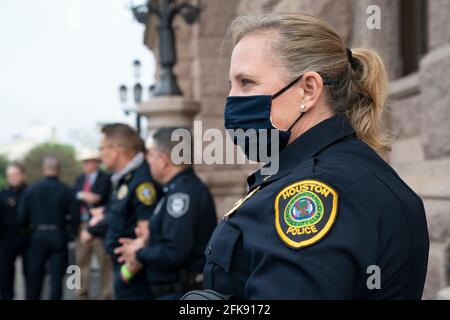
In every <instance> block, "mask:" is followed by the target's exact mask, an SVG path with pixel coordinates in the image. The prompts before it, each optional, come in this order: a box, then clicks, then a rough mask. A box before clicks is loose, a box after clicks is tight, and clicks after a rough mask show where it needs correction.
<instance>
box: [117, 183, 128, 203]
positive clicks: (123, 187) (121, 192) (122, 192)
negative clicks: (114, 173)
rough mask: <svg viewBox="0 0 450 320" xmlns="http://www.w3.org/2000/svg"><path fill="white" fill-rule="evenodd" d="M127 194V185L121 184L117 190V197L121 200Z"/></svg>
mask: <svg viewBox="0 0 450 320" xmlns="http://www.w3.org/2000/svg"><path fill="white" fill-rule="evenodd" d="M127 194H128V187H127V186H126V185H125V184H123V185H121V186H120V188H119V191H117V199H119V200H122V199H124V198H125V197H126V196H127Z"/></svg>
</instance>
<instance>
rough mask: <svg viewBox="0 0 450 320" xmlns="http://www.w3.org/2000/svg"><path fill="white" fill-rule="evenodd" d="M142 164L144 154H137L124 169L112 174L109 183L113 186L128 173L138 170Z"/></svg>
mask: <svg viewBox="0 0 450 320" xmlns="http://www.w3.org/2000/svg"><path fill="white" fill-rule="evenodd" d="M143 162H144V154H143V153H142V152H139V153H138V154H136V155H135V156H134V158H133V159H131V161H130V162H128V164H127V165H126V166H125V168H123V169H122V170H120V171H118V172H114V174H113V175H112V176H111V182H112V183H114V184H115V183H118V182H119V181H120V179H122V177H123V176H125V175H126V174H128V173H130V172H131V171H133V170H134V169H136V168H139V167H140V166H141V164H142V163H143Z"/></svg>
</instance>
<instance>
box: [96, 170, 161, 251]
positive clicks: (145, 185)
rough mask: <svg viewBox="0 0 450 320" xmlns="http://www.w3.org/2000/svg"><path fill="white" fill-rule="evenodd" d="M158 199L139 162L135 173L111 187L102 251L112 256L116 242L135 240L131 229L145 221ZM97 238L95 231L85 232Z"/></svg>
mask: <svg viewBox="0 0 450 320" xmlns="http://www.w3.org/2000/svg"><path fill="white" fill-rule="evenodd" d="M159 196H160V190H159V187H158V186H157V185H156V184H155V183H154V182H153V178H152V176H151V175H150V170H149V167H148V164H147V163H146V162H145V161H143V162H142V164H141V165H140V166H138V167H137V168H136V169H134V170H131V171H130V172H129V173H128V174H126V175H124V176H123V177H122V178H121V179H120V180H119V182H118V183H117V184H113V186H112V194H111V196H110V198H109V201H108V204H107V206H106V209H105V216H106V218H105V222H106V223H107V232H106V237H105V246H106V250H107V252H108V253H109V254H110V255H113V254H114V253H113V252H114V249H115V248H117V247H118V246H119V245H120V244H119V239H120V238H135V237H136V235H135V233H134V229H135V227H136V225H137V222H138V221H140V220H148V217H149V215H150V214H151V213H152V212H153V210H154V207H155V205H156V203H157V200H158V198H159ZM88 230H89V231H91V232H92V233H93V234H95V235H98V234H97V233H96V231H95V228H89V229H88Z"/></svg>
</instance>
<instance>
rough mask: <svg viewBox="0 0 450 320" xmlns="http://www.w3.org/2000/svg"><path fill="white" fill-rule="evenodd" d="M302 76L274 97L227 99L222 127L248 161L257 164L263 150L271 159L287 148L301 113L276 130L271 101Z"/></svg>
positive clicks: (295, 81)
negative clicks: (285, 129) (288, 124)
mask: <svg viewBox="0 0 450 320" xmlns="http://www.w3.org/2000/svg"><path fill="white" fill-rule="evenodd" d="M302 77H303V75H301V76H300V77H298V78H297V79H295V80H294V81H292V82H291V83H289V84H288V85H287V86H286V87H284V88H283V89H281V90H280V91H278V92H277V93H275V94H274V95H273V96H263V95H261V96H242V97H236V96H233V97H228V98H227V103H226V106H225V128H226V129H227V130H229V132H230V135H231V137H232V138H233V142H234V144H237V145H239V147H240V148H241V149H242V151H243V152H244V153H245V155H246V156H247V158H248V159H250V160H253V161H258V162H260V161H261V160H262V159H261V157H260V154H261V152H262V151H264V150H262V149H266V152H265V153H264V155H267V156H268V157H271V156H272V155H276V154H277V153H278V152H279V151H281V150H283V148H284V147H286V145H287V143H288V141H289V138H290V136H291V129H292V128H293V127H294V126H295V124H296V123H297V122H298V121H299V120H300V118H301V117H302V115H303V112H302V113H300V115H299V116H298V118H297V119H296V120H295V121H294V122H293V124H292V125H291V126H290V127H289V129H288V130H287V131H282V130H279V129H277V128H275V127H274V126H273V124H272V121H271V118H270V112H271V109H272V101H273V100H275V99H276V98H278V97H279V96H281V95H282V94H283V93H285V92H286V91H287V90H289V89H290V88H291V87H292V86H293V85H294V84H296V83H297V82H298V81H299V80H300V79H301V78H302ZM239 129H241V130H239ZM230 130H232V131H230ZM277 147H278V148H277ZM274 148H275V150H274Z"/></svg>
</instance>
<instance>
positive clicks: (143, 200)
mask: <svg viewBox="0 0 450 320" xmlns="http://www.w3.org/2000/svg"><path fill="white" fill-rule="evenodd" d="M144 151H145V147H144V144H143V142H142V140H141V139H140V137H139V135H138V134H137V132H136V131H134V130H133V129H132V128H131V127H129V126H128V125H125V124H120V123H116V124H109V125H106V126H105V127H104V128H103V129H102V139H101V142H100V152H101V153H100V156H101V159H102V162H103V164H104V165H105V167H106V169H108V170H111V171H113V175H112V177H111V182H112V193H111V195H110V198H109V201H108V204H107V205H106V207H104V208H95V209H91V214H92V215H93V218H92V219H91V221H90V222H89V224H90V227H89V228H88V229H87V230H85V231H83V232H82V235H81V237H82V240H83V241H85V242H89V241H91V240H92V239H93V237H95V236H103V235H104V236H105V247H106V251H107V253H108V254H109V255H110V256H111V258H112V259H113V264H114V294H115V298H116V299H119V300H145V299H151V297H152V295H151V291H150V286H149V284H148V281H147V278H146V275H145V272H144V271H143V270H142V271H140V272H137V273H136V275H135V277H134V278H133V279H132V280H131V281H126V280H124V279H122V277H121V269H122V270H123V268H124V267H123V266H122V263H120V262H118V260H117V259H118V256H116V255H115V253H114V249H115V248H117V247H118V246H120V243H119V239H120V238H134V237H135V231H136V232H137V233H138V234H139V233H140V232H145V230H147V229H148V218H149V216H150V214H151V213H152V212H153V210H154V207H155V205H156V202H157V200H158V198H159V193H160V191H159V188H158V186H157V185H156V184H155V183H154V182H153V179H152V177H151V175H150V171H149V167H148V165H147V163H146V161H145V156H144ZM135 229H136V230H135Z"/></svg>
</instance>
